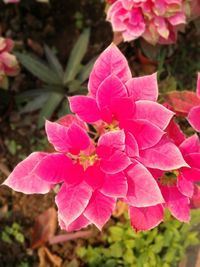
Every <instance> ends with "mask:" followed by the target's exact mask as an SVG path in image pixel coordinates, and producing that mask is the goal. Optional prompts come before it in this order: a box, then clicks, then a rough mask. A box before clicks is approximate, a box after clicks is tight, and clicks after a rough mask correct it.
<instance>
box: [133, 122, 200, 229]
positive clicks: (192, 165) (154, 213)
mask: <svg viewBox="0 0 200 267" xmlns="http://www.w3.org/2000/svg"><path fill="white" fill-rule="evenodd" d="M173 125H175V123H173ZM171 127H172V126H170V128H171ZM174 129H175V127H174ZM170 133H172V135H171V136H170V137H172V138H174V140H176V137H175V135H174V132H170ZM176 133H177V134H178V138H179V136H180V135H181V132H180V133H178V128H176ZM183 139H184V140H183V141H182V143H181V144H180V146H179V147H180V150H181V152H182V155H183V157H184V159H185V161H186V162H187V164H188V167H182V168H180V169H177V170H175V171H173V172H166V173H164V172H159V171H157V170H156V169H151V172H152V174H153V175H154V177H155V179H156V181H157V183H158V185H159V187H160V190H161V192H162V195H163V197H164V200H165V202H164V204H159V205H155V206H150V207H146V208H130V214H131V215H135V216H136V217H134V216H133V217H131V223H132V226H133V227H134V228H135V229H136V230H149V229H151V228H153V227H155V226H157V225H158V224H159V223H160V222H162V220H163V217H164V208H168V209H169V210H170V212H171V214H172V215H173V216H174V217H175V218H176V219H178V220H180V221H183V222H189V219H190V206H191V204H193V205H197V204H196V203H198V201H199V191H198V188H197V186H196V184H195V183H196V182H199V181H200V141H199V138H198V136H197V135H193V136H191V137H189V138H184V137H183ZM194 203H195V204H194ZM141 225H142V226H141Z"/></svg>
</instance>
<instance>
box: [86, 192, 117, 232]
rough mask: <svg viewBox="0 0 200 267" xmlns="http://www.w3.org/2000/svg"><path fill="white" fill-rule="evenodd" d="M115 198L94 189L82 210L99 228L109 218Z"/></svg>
mask: <svg viewBox="0 0 200 267" xmlns="http://www.w3.org/2000/svg"><path fill="white" fill-rule="evenodd" d="M115 203H116V199H115V198H111V197H107V196H105V195H103V194H102V193H100V192H99V191H96V192H95V193H94V194H93V196H92V198H91V200H90V203H89V204H88V206H87V208H86V209H85V211H84V216H85V217H86V218H87V219H88V220H89V221H90V222H92V223H93V224H95V225H96V227H97V228H98V229H99V230H101V229H102V227H103V226H104V224H105V223H106V222H107V221H108V220H109V219H110V217H111V215H112V212H113V210H114V208H115Z"/></svg>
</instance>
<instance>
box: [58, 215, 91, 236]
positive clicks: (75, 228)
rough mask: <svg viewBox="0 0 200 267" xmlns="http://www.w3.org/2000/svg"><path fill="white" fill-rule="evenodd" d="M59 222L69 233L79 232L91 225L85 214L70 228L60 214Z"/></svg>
mask: <svg viewBox="0 0 200 267" xmlns="http://www.w3.org/2000/svg"><path fill="white" fill-rule="evenodd" d="M58 222H59V225H60V228H61V229H63V230H66V231H69V232H72V231H78V230H80V229H82V228H85V227H87V226H88V225H89V224H90V221H89V220H88V219H87V218H86V217H85V216H84V215H83V214H81V215H80V216H79V217H78V218H77V219H76V220H74V221H73V222H72V223H71V224H70V225H68V226H66V225H65V222H64V221H63V220H62V219H61V217H60V216H59V214H58Z"/></svg>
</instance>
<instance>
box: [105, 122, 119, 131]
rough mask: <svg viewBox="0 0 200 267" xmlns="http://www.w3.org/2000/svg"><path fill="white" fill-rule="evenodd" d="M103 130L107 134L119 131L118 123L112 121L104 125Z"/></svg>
mask: <svg viewBox="0 0 200 267" xmlns="http://www.w3.org/2000/svg"><path fill="white" fill-rule="evenodd" d="M105 130H106V131H108V132H112V131H116V130H119V125H118V121H116V120H113V121H112V122H111V123H108V124H106V125H105Z"/></svg>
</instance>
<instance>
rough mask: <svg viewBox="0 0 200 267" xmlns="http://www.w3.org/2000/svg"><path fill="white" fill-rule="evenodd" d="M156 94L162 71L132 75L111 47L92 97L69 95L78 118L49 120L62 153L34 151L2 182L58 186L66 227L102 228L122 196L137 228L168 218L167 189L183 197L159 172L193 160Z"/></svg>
mask: <svg viewBox="0 0 200 267" xmlns="http://www.w3.org/2000/svg"><path fill="white" fill-rule="evenodd" d="M128 2H129V1H127V4H129V3H128ZM157 97H158V87H157V81H156V74H153V75H149V76H144V77H140V78H132V77H131V72H130V69H129V67H128V63H127V61H126V59H125V57H124V56H123V55H122V54H121V52H120V51H119V50H118V48H117V47H115V46H114V45H111V46H109V47H108V48H107V49H106V50H105V51H104V52H103V53H102V54H101V55H100V57H99V58H98V59H97V61H96V63H95V65H94V68H93V70H92V72H91V74H90V79H89V95H87V96H74V97H71V98H70V99H69V100H70V107H71V110H72V111H73V112H74V113H76V115H77V116H78V117H76V116H73V115H67V116H65V117H62V118H61V119H59V120H58V122H50V121H46V133H47V137H48V141H49V142H50V143H51V144H52V145H53V147H54V149H55V151H56V152H55V153H43V152H36V153H33V154H31V155H30V156H29V157H28V158H27V159H25V160H24V161H22V162H21V163H19V164H18V165H17V166H16V168H15V169H14V170H13V172H12V173H11V175H10V176H9V177H8V178H7V180H6V181H5V182H4V184H6V185H8V186H10V187H11V188H13V189H14V190H16V191H20V192H24V193H28V194H31V193H46V192H48V191H49V190H50V189H51V188H52V187H53V186H54V185H56V184H59V185H60V186H61V188H60V190H59V192H58V194H57V196H56V204H57V207H58V217H59V223H60V226H61V228H63V229H66V230H68V231H72V230H78V229H80V228H82V227H85V226H87V225H88V224H90V223H93V224H95V225H96V226H97V227H98V228H99V229H101V228H102V227H103V225H104V224H105V223H106V222H107V221H108V219H109V218H110V216H111V214H112V212H113V210H114V208H115V203H116V201H117V199H123V200H124V201H125V202H126V203H127V204H128V205H129V207H130V217H131V223H132V225H133V227H135V228H137V230H146V229H151V228H152V227H155V226H156V225H157V224H158V223H160V222H161V221H162V218H163V207H164V206H163V205H164V202H166V203H167V205H168V206H170V203H171V202H170V201H171V199H170V197H169V196H168V195H169V194H170V195H175V196H177V197H179V194H178V193H177V190H178V189H177V187H175V188H174V189H173V188H171V189H170V191H169V192H168V191H167V189H165V188H164V189H163V188H162V185H161V184H159V183H158V180H157V178H158V177H160V174H161V175H162V174H163V173H164V172H169V171H172V170H179V169H181V172H182V173H185V172H186V171H188V169H186V167H188V164H187V163H186V160H188V158H186V159H185V160H184V158H183V156H182V154H181V152H180V150H179V148H178V147H177V146H176V145H175V144H174V142H173V141H172V140H171V139H170V138H169V137H168V136H167V133H166V129H167V126H168V124H169V122H170V120H171V118H172V116H173V115H174V113H173V112H171V111H170V110H168V109H167V108H165V107H164V106H162V105H160V104H158V103H156V100H157ZM85 122H87V123H89V124H90V125H88V126H87V125H86V123H85ZM188 161H189V160H188ZM184 167H185V169H186V170H185V169H184ZM180 184H181V183H180ZM181 186H182V187H184V185H183V183H182V184H181ZM172 191H173V192H172ZM171 192H172V193H171ZM186 193H188V192H184V194H186ZM184 194H181V193H180V195H181V197H180V203H183V205H185V202H186V201H185V199H188V196H185V195H184ZM173 203H174V202H172V203H171V206H172V205H174V204H173ZM171 210H172V214H175V212H174V209H173V208H171ZM134 216H136V217H134ZM179 217H180V216H179ZM179 217H178V216H177V218H179ZM181 219H182V217H181ZM145 220H146V221H145ZM185 220H186V219H185Z"/></svg>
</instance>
